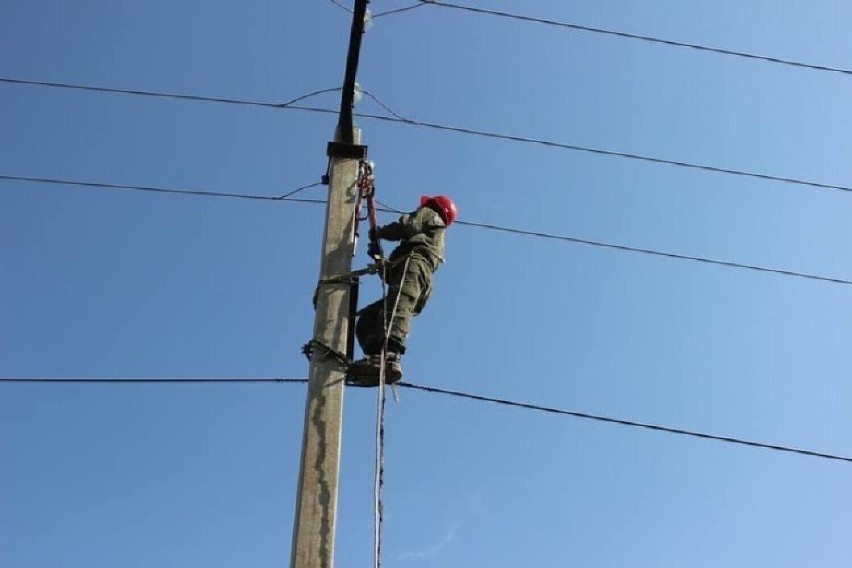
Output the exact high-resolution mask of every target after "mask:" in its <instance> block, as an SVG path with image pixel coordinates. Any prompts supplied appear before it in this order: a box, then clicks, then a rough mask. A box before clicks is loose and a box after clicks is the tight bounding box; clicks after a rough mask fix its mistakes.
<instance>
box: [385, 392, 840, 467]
mask: <svg viewBox="0 0 852 568" xmlns="http://www.w3.org/2000/svg"><path fill="white" fill-rule="evenodd" d="M397 384H398V385H399V386H401V387H404V388H409V389H413V390H419V391H423V392H428V393H434V394H443V395H448V396H453V397H458V398H466V399H469V400H476V401H479V402H492V403H496V404H502V405H505V406H511V407H515V408H523V409H525V410H534V411H538V412H549V413H551V414H559V415H563V416H573V417H574V418H582V419H585V420H595V421H597V422H606V423H608V424H618V425H620V426H630V427H634V428H645V429H647V430H654V431H657V432H664V433H666V434H677V435H680V436H690V437H693V438H701V439H704V440H715V441H717V442H727V443H729V444H739V445H742V446H749V447H752V448H762V449H765V450H774V451H777V452H788V453H793V454H800V455H804V456H811V457H815V458H823V459H828V460H838V461H843V462H848V463H852V457H846V456H841V455H836V454H828V453H824V452H816V451H813V450H805V449H801V448H793V447H790V446H781V445H778V444H767V443H765V442H755V441H753V440H746V439H743V438H734V437H731V436H718V435H716V434H706V433H703V432H696V431H694V430H684V429H681V428H670V427H668V426H660V425H659V424H650V423H646V422H635V421H633V420H623V419H621V418H613V417H610V416H602V415H599V414H589V413H587V412H577V411H574V410H564V409H561V408H555V407H552V406H541V405H538V404H529V403H526V402H517V401H514V400H508V399H503V398H494V397H490V396H482V395H477V394H471V393H466V392H462V391H457V390H450V389H444V388H438V387H427V386H423V385H417V384H414V383H408V382H399V383H397Z"/></svg>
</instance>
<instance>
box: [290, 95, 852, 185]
mask: <svg viewBox="0 0 852 568" xmlns="http://www.w3.org/2000/svg"><path fill="white" fill-rule="evenodd" d="M288 108H290V109H293V110H306V111H312V112H329V111H327V110H326V109H318V108H314V107H304V106H299V105H296V106H291V107H288ZM358 116H359V117H362V118H370V119H374V120H383V121H386V122H398V123H402V124H409V125H411V126H419V127H424V128H431V129H434V130H444V131H448V132H457V133H459V134H467V135H471V136H479V137H483V138H493V139H497V140H508V141H510V142H521V143H525V144H538V145H541V146H548V147H551V148H558V149H562V150H572V151H575V152H586V153H589V154H598V155H601V156H611V157H615V158H626V159H629V160H638V161H642V162H650V163H654V164H664V165H668V166H678V167H681V168H688V169H695V170H703V171H707V172H715V173H722V174H729V175H735V176H743V177H749V178H755V179H762V180H766V181H777V182H784V183H790V184H794V185H803V186H809V187H815V188H820V189H836V190H840V191H847V192H852V187H850V186H846V185H835V184H830V183H822V182H816V181H810V180H806V179H800V178H791V177H784V176H775V175H771V174H762V173H757V172H750V171H747V170H736V169H732V168H723V167H719V166H711V165H707V164H699V163H694V162H684V161H680V160H671V159H668V158H657V157H654V156H647V155H643V154H635V153H632V152H621V151H618V150H607V149H604V148H593V147H590V146H580V145H578V144H568V143H565V142H556V141H553V140H546V139H543V138H530V137H526V136H516V135H513V134H502V133H499V132H489V131H486V130H476V129H473V128H466V127H461V126H451V125H446V124H438V123H434V122H424V121H421V120H413V119H408V118H398V117H395V116H393V117H391V116H383V115H376V114H366V113H359V114H358Z"/></svg>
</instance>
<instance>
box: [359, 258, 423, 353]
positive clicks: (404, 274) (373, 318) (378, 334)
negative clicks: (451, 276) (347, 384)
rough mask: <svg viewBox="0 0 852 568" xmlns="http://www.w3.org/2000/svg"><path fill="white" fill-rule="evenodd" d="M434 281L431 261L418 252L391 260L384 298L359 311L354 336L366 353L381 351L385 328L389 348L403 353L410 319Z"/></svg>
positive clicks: (418, 311)
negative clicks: (385, 296)
mask: <svg viewBox="0 0 852 568" xmlns="http://www.w3.org/2000/svg"><path fill="white" fill-rule="evenodd" d="M433 280H434V269H433V267H432V264H431V263H430V262H429V261H428V260H427V259H425V258H423V257H422V256H420V255H417V254H410V255H408V256H407V257H402V258H400V259H399V260H398V261H397V262H394V264H393V266H392V267H391V268H390V269H389V270H388V274H387V286H388V290H387V298H386V299H385V300H384V301H383V300H378V301H376V302H373V303H372V304H370V305H368V306H366V307H364V308H363V309H362V310H361V311H359V312H358V321H357V323H356V324H355V337H357V339H358V344H359V345H360V346H361V350H362V351H364V354H365V355H378V354H379V353H381V351H382V345H383V343H384V339H385V338H384V330H385V329H387V330H388V351H389V352H393V353H399V354H400V355H401V354H403V353H405V342H406V340H407V339H408V334H409V332H410V331H411V318H412V317H414V316H416V315H417V314H419V313H420V312H421V311H422V310H423V308H424V307H425V306H426V301H427V300H428V299H429V294H430V293H431V291H432V283H433ZM394 306H396V310H395V311H394ZM385 308H387V311H385ZM392 314H393V319H392V320H391V315H392ZM383 322H384V325H383ZM385 325H386V326H387V328H385V327H384V326H385Z"/></svg>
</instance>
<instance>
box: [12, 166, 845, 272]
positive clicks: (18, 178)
mask: <svg viewBox="0 0 852 568" xmlns="http://www.w3.org/2000/svg"><path fill="white" fill-rule="evenodd" d="M0 180H9V181H24V182H34V183H49V184H57V185H69V186H72V187H87V188H95V189H118V190H132V191H146V192H154V193H163V194H178V195H192V196H199V197H225V198H238V199H253V200H261V201H288V202H294V203H312V204H325V203H326V201H325V200H324V199H310V198H299V197H288V196H290V195H293V194H294V193H295V192H297V191H302V190H304V189H307V188H310V187H315V186H317V185H320V184H319V183H314V184H311V185H307V186H303V187H300V188H296V189H295V190H293V191H290V192H288V193H287V194H285V195H282V196H277V197H276V196H266V195H252V194H244V193H224V192H214V191H203V190H188V189H169V188H165V187H156V186H138V185H119V184H109V183H96V182H81V181H74V180H67V179H57V178H37V177H25V176H9V175H0ZM379 203H381V205H382V206H383V207H384V208H383V209H381V211H384V212H386V213H401V211H400V210H398V209H395V208H393V207H390V206H389V205H387V204H385V203H382V202H379ZM455 223H456V224H458V225H464V226H468V227H478V228H481V229H486V230H490V231H499V232H504V233H512V234H516V235H523V236H529V237H538V238H544V239H552V240H557V241H563V242H570V243H576V244H583V245H589V246H594V247H601V248H608V249H613V250H620V251H624V252H634V253H641V254H646V255H652V256H660V257H665V258H671V259H676V260H691V261H696V262H701V263H704V264H712V265H717V266H724V267H728V268H738V269H745V270H754V271H758V272H766V273H771V274H777V275H780V276H789V277H796V278H805V279H808V280H817V281H822V282H831V283H834V284H844V285H852V280H848V279H844V278H835V277H831V276H820V275H818V274H810V273H807V272H798V271H794V270H785V269H781V268H770V267H766V266H759V265H754V264H745V263H738V262H731V261H727V260H719V259H714V258H709V257H701V256H692V255H686V254H680V253H673V252H666V251H660V250H655V249H649V248H642V247H633V246H628V245H620V244H616V243H608V242H605V241H596V240H592V239H584V238H580V237H571V236H567V235H558V234H555V233H544V232H540V231H528V230H524V229H515V228H512V227H505V226H502V225H495V224H492V223H478V222H475V221H462V220H457V221H456V222H455Z"/></svg>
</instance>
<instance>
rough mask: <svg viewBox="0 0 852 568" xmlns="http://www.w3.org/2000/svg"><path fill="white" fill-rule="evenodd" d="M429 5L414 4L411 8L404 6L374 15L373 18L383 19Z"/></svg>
mask: <svg viewBox="0 0 852 568" xmlns="http://www.w3.org/2000/svg"><path fill="white" fill-rule="evenodd" d="M426 5H427V4H426V3H424V2H421V3H418V4H412V5H410V6H403V7H402V8H394V9H393V10H385V11H384V12H379V13H378V14H373V18H374V19H375V18H381V17H382V16H390V15H391V14H399V13H400V12H408V11H409V10H415V9H417V8H422V7H423V6H426Z"/></svg>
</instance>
